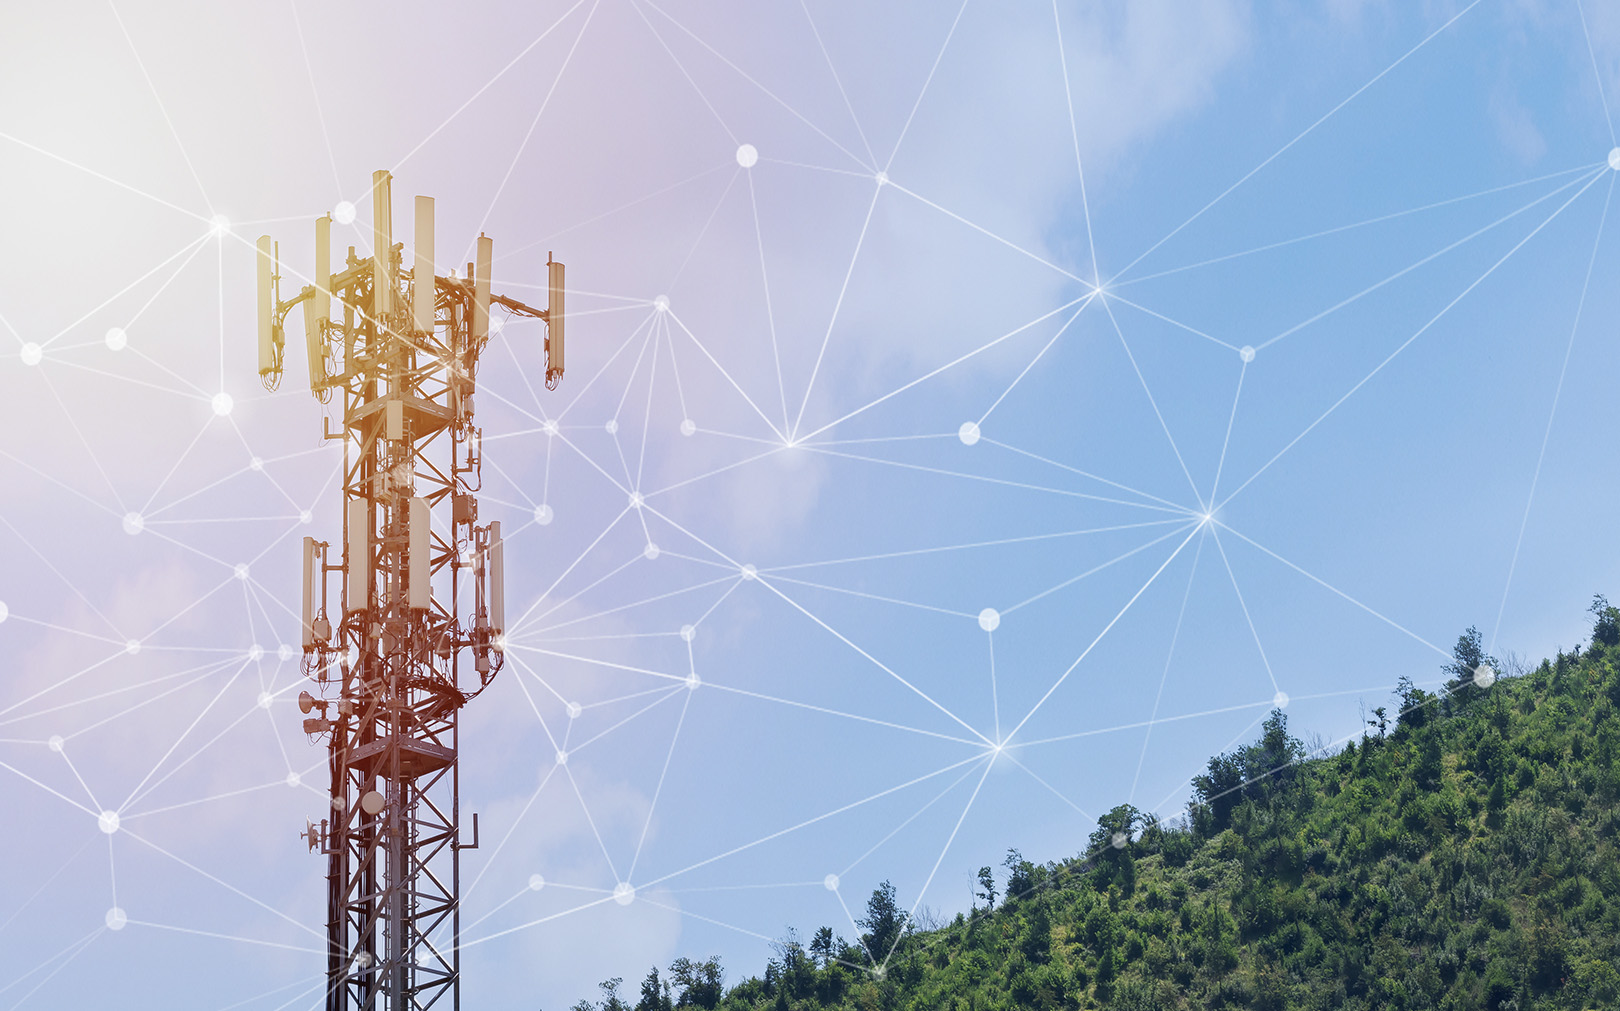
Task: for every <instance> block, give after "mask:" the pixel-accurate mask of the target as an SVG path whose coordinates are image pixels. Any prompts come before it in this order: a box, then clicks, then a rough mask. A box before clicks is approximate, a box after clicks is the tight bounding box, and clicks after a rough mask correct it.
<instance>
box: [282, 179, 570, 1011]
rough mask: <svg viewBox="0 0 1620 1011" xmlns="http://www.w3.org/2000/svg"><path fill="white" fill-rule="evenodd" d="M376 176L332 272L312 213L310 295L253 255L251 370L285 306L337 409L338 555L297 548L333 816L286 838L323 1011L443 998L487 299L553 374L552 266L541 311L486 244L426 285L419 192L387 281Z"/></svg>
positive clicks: (466, 682) (482, 552)
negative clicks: (305, 849) (311, 933)
mask: <svg viewBox="0 0 1620 1011" xmlns="http://www.w3.org/2000/svg"><path fill="white" fill-rule="evenodd" d="M390 181H391V176H390V175H389V173H387V172H386V171H378V172H375V173H373V175H372V188H371V196H372V229H373V242H372V249H373V251H374V252H373V255H372V256H370V257H369V258H365V259H362V258H359V257H357V256H356V255H355V251H354V247H353V246H350V247H349V255H348V259H347V260H346V261H345V262H344V263H343V265H342V269H341V270H339V271H338V272H336V273H333V272H332V270H331V228H332V218H331V216H330V215H328V216H324V217H321V218H319V219H317V220H316V222H315V269H314V276H313V278H311V280H312V282H313V283H311V284H308V285H305V286H304V287H303V288H302V290H301V291H300V292H299V293H298V294H297V295H295V296H293V297H292V298H289V299H287V300H285V301H283V300H282V298H281V267H280V256H279V249H278V247H277V246H276V245H275V244H274V243H273V242H272V241H271V239H270V237H269V236H262V237H261V238H260V239H259V242H258V301H259V376H260V378H261V379H262V380H263V382H264V383H265V385H266V386H267V387H269V388H272V389H273V388H274V387H275V386H276V385H277V383H278V382H279V381H280V378H281V373H282V364H283V350H284V346H285V338H284V331H283V328H282V324H283V322H284V321H285V319H286V316H287V313H288V312H289V311H290V310H291V309H292V308H293V306H296V305H299V304H302V305H303V317H304V337H305V343H306V345H307V347H308V352H309V383H310V389H311V391H312V392H313V393H314V394H315V396H316V397H318V398H319V399H320V400H321V401H322V402H330V400H331V398H332V396H333V394H334V393H335V394H336V395H337V396H338V397H339V398H340V405H341V408H342V415H343V427H342V429H341V430H340V431H336V432H333V431H330V425H329V424H328V425H327V429H328V430H327V431H326V433H325V435H326V438H328V439H338V440H341V441H342V442H343V506H344V509H343V538H342V541H341V544H342V561H341V563H338V564H334V563H332V562H331V561H330V560H329V549H330V544H328V543H327V542H324V541H318V540H316V539H315V538H313V537H305V538H304V546H303V564H304V581H303V607H302V622H303V647H304V661H303V663H304V671H305V673H306V674H307V675H309V676H310V677H311V678H312V679H314V680H315V682H316V683H317V685H318V693H319V697H316V696H315V695H311V694H310V693H309V692H303V693H301V694H300V695H299V708H300V709H301V710H302V711H303V713H304V716H305V719H304V731H305V732H306V733H308V734H310V735H311V736H322V735H324V736H326V737H327V740H328V754H329V758H330V765H331V811H330V812H329V813H328V814H327V816H326V817H324V818H321V819H320V820H319V821H318V822H315V821H311V822H309V823H308V824H307V825H306V828H305V831H304V833H303V836H302V837H303V838H305V839H307V840H308V843H309V848H310V849H311V850H312V851H319V852H320V853H321V854H322V855H324V856H325V857H326V859H327V879H326V880H327V917H326V934H327V945H328V947H327V969H326V974H327V990H326V1007H327V1009H328V1011H351V1009H360V1008H364V1009H379V1011H380V1009H386V1011H406V1009H418V1008H428V1007H434V1006H440V1007H449V1008H460V1006H461V952H460V948H461V944H460V941H461V937H460V935H461V910H460V901H459V896H460V853H461V850H463V849H472V848H475V847H477V845H478V819H477V815H474V816H473V819H472V832H471V833H470V835H471V839H470V840H467V841H463V838H462V832H461V813H460V797H459V788H460V771H459V768H458V761H457V755H458V746H459V739H458V734H459V731H458V715H459V713H460V711H461V707H462V706H464V705H466V704H467V702H468V701H470V700H471V699H472V698H473V697H474V696H476V695H478V693H479V692H481V691H483V690H484V689H485V688H486V687H488V686H489V684H490V681H491V680H492V679H493V678H494V676H495V674H496V673H497V672H498V671H499V670H500V669H501V666H502V661H503V655H502V649H503V646H504V640H503V638H502V633H503V632H504V630H505V624H506V618H505V600H504V591H503V586H502V554H503V551H502V542H501V529H500V524H499V523H498V522H488V523H482V524H481V523H480V522H479V519H478V500H477V498H476V497H475V495H476V493H477V492H478V490H479V489H480V487H481V479H480V473H481V469H482V449H481V446H480V438H479V436H480V430H479V428H478V426H477V425H476V424H475V423H474V420H473V418H474V415H473V400H474V389H475V385H476V379H477V375H478V357H479V354H480V352H482V351H483V349H484V346H485V344H486V343H488V341H489V334H490V307H491V305H492V304H493V305H498V306H501V307H503V308H505V309H506V310H508V311H509V312H510V313H511V314H512V315H514V316H527V317H533V318H536V319H540V320H544V321H545V323H546V340H545V350H546V386H547V388H550V389H555V388H556V385H557V381H558V380H559V379H560V378H561V376H562V372H563V265H562V264H561V263H557V262H555V261H551V262H549V263H548V264H547V271H548V275H547V278H546V284H547V287H548V288H549V303H548V305H547V308H545V309H535V308H532V307H530V306H528V305H525V304H523V303H522V302H519V301H517V300H516V299H513V298H508V297H505V296H502V295H498V294H494V293H493V292H491V290H490V267H491V261H492V259H493V253H492V243H491V241H490V239H488V238H487V237H485V236H483V235H480V236H479V237H478V244H477V249H478V253H477V262H476V265H475V264H471V263H469V264H468V265H467V271H466V275H465V276H464V277H461V278H458V277H456V274H455V271H454V270H451V271H448V272H447V273H446V275H438V274H436V272H435V268H434V258H433V255H434V254H433V200H432V198H431V197H417V198H416V221H415V224H416V246H415V250H414V256H415V259H414V262H413V265H412V268H411V269H410V270H408V271H407V270H404V269H403V264H402V259H403V243H400V244H396V243H395V242H394V240H393V223H392V210H391V201H390V197H389V184H390ZM347 210H349V211H351V214H352V207H351V208H347ZM334 297H336V299H337V301H338V302H339V303H340V304H341V311H340V312H338V313H337V314H334V312H333V303H332V300H333V298H334ZM332 573H341V576H340V580H341V590H340V597H339V600H340V609H339V611H338V613H337V615H336V618H337V620H336V623H335V627H334V622H333V619H332V618H331V617H329V616H328V615H329V612H328V593H327V588H328V587H327V583H328V576H329V575H330V574H332ZM469 667H470V669H469Z"/></svg>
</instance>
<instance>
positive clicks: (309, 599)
mask: <svg viewBox="0 0 1620 1011" xmlns="http://www.w3.org/2000/svg"><path fill="white" fill-rule="evenodd" d="M299 619H300V620H301V621H302V622H303V625H304V652H305V653H308V652H311V651H312V650H314V648H315V625H314V622H315V538H313V537H305V538H304V603H303V608H302V609H301V610H300V611H299Z"/></svg>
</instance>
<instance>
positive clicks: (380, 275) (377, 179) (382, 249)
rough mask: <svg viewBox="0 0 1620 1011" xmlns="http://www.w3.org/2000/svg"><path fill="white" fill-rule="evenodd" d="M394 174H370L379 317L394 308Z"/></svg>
mask: <svg viewBox="0 0 1620 1011" xmlns="http://www.w3.org/2000/svg"><path fill="white" fill-rule="evenodd" d="M391 179H393V176H391V175H389V174H388V170H386V169H378V170H377V171H375V172H373V173H371V264H372V268H371V284H372V292H373V298H372V313H373V315H375V316H377V317H378V318H379V319H380V318H382V317H384V316H387V315H388V314H389V313H391V312H393V311H394V210H393V207H394V205H393V198H392V197H390V196H389V181H390V180H391Z"/></svg>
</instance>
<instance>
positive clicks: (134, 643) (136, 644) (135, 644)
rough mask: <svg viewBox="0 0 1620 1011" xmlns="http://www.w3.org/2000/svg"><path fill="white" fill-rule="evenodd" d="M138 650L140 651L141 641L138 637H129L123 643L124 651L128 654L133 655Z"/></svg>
mask: <svg viewBox="0 0 1620 1011" xmlns="http://www.w3.org/2000/svg"><path fill="white" fill-rule="evenodd" d="M140 651H141V641H140V640H139V639H131V640H129V641H128V642H126V643H124V652H125V653H128V654H129V655H130V656H134V655H135V654H136V653H139V652H140Z"/></svg>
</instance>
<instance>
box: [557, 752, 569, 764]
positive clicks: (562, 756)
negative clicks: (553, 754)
mask: <svg viewBox="0 0 1620 1011" xmlns="http://www.w3.org/2000/svg"><path fill="white" fill-rule="evenodd" d="M557 764H558V765H567V764H568V752H566V751H558V752H557Z"/></svg>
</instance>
